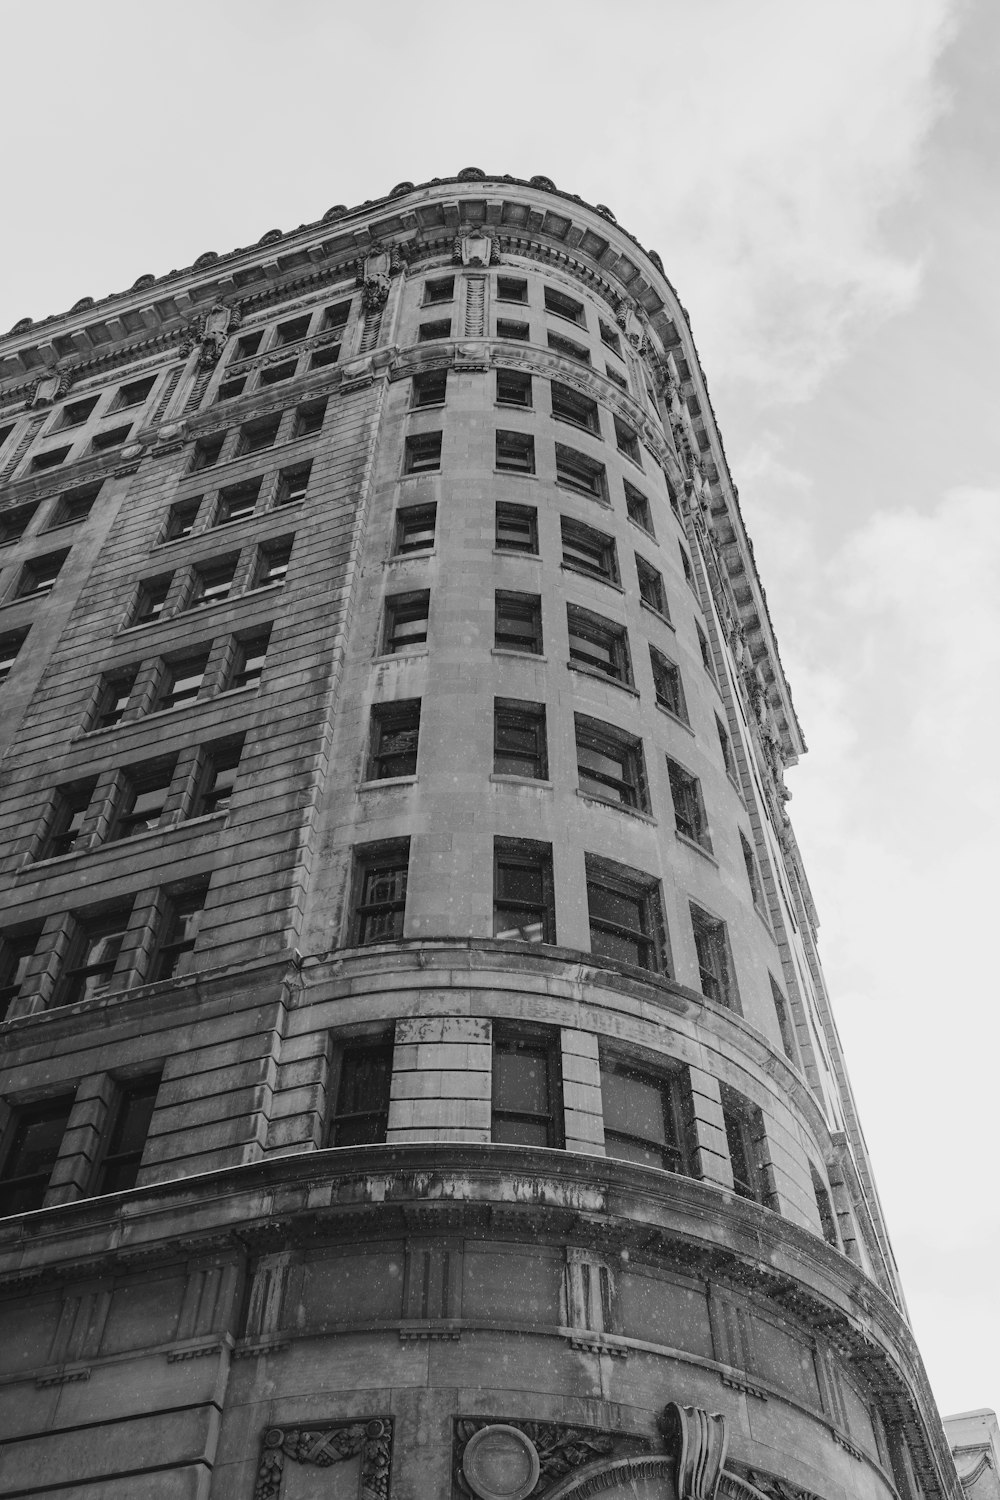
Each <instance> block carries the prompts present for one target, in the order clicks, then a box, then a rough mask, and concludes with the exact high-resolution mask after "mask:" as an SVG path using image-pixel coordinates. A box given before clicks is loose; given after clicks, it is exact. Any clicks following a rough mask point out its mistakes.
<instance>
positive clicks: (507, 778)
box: [490, 771, 554, 792]
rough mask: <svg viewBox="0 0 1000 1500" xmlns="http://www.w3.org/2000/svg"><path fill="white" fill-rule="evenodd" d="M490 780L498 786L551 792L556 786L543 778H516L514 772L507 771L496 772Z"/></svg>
mask: <svg viewBox="0 0 1000 1500" xmlns="http://www.w3.org/2000/svg"><path fill="white" fill-rule="evenodd" d="M490 780H491V781H495V782H496V783H497V785H498V786H534V787H540V788H541V789H542V790H543V791H549V792H551V790H552V788H553V785H554V783H553V782H551V781H546V780H545V779H544V778H543V777H541V776H515V775H514V774H513V772H506V771H494V772H493V774H492V775H491V776H490Z"/></svg>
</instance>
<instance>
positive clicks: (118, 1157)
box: [87, 1069, 163, 1198]
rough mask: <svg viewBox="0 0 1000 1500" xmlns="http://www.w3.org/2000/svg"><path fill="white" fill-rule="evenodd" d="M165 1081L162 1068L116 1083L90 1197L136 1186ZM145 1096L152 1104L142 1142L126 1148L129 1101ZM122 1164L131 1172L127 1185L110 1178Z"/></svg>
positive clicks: (98, 1196)
mask: <svg viewBox="0 0 1000 1500" xmlns="http://www.w3.org/2000/svg"><path fill="white" fill-rule="evenodd" d="M162 1081H163V1072H162V1069H159V1070H157V1071H156V1072H152V1073H146V1074H140V1075H139V1076H138V1077H134V1078H129V1079H127V1080H122V1081H121V1082H119V1083H117V1085H116V1089H115V1094H116V1098H115V1100H114V1104H113V1107H112V1109H111V1110H110V1111H109V1114H110V1118H109V1120H108V1123H107V1129H106V1130H105V1131H104V1132H103V1134H104V1140H103V1143H102V1149H101V1152H100V1154H99V1156H98V1160H97V1162H96V1163H95V1167H94V1171H93V1174H92V1181H91V1187H90V1192H89V1193H88V1195H87V1196H88V1197H91V1198H106V1197H108V1196H109V1195H110V1194H112V1193H125V1192H128V1191H130V1190H131V1189H132V1188H134V1187H135V1184H136V1179H137V1178H138V1175H139V1170H140V1168H141V1166H142V1158H143V1156H144V1155H145V1151H146V1144H147V1142H148V1140H149V1127H150V1125H151V1123H152V1118H153V1113H154V1111H155V1109H156V1096H157V1093H158V1092H159V1088H160V1084H161V1083H162ZM146 1098H148V1099H149V1100H150V1107H149V1113H148V1116H147V1118H146V1120H145V1129H144V1130H143V1131H142V1144H141V1145H140V1146H138V1147H135V1146H132V1147H129V1148H128V1149H123V1148H122V1145H121V1140H122V1137H123V1136H124V1135H125V1131H126V1130H127V1126H128V1107H129V1104H130V1102H132V1101H134V1100H142V1099H146ZM123 1168H124V1170H125V1172H126V1174H130V1176H131V1181H127V1182H125V1183H124V1185H122V1184H119V1183H116V1185H115V1186H113V1187H112V1186H109V1184H108V1179H109V1177H110V1176H111V1174H112V1173H114V1172H120V1171H121V1170H122V1169H123Z"/></svg>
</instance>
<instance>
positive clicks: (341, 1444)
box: [253, 1417, 392, 1500]
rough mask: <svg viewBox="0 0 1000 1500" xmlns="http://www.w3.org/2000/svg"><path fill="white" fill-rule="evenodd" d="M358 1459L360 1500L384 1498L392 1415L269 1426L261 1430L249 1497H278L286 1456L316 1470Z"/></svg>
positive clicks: (260, 1499)
mask: <svg viewBox="0 0 1000 1500" xmlns="http://www.w3.org/2000/svg"><path fill="white" fill-rule="evenodd" d="M352 1458H360V1460H361V1465H360V1467H361V1477H360V1485H359V1490H358V1494H359V1500H388V1494H389V1470H390V1467H391V1465H392V1419H391V1418H390V1417H373V1418H371V1420H370V1421H367V1422H329V1423H322V1424H320V1425H318V1426H311V1427H269V1428H268V1429H267V1431H266V1432H265V1433H264V1441H263V1444H262V1448H261V1455H260V1462H259V1464H258V1466H257V1482H256V1484H255V1485H254V1492H253V1500H278V1496H280V1494H281V1479H282V1475H283V1473H284V1471H285V1468H286V1466H287V1464H288V1462H289V1461H291V1462H292V1463H296V1464H311V1465H315V1467H317V1468H320V1469H326V1468H329V1467H330V1465H331V1464H338V1463H343V1462H344V1461H345V1460H346V1459H352Z"/></svg>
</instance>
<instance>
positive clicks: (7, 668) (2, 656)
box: [0, 630, 28, 683]
mask: <svg viewBox="0 0 1000 1500" xmlns="http://www.w3.org/2000/svg"><path fill="white" fill-rule="evenodd" d="M27 635H28V632H27V631H26V630H12V631H8V633H7V634H6V635H0V683H4V682H6V681H7V678H8V677H9V676H10V674H11V671H12V670H13V667H14V663H15V662H16V661H17V658H18V653H19V652H20V650H21V647H22V646H23V645H24V642H25V640H26V639H27Z"/></svg>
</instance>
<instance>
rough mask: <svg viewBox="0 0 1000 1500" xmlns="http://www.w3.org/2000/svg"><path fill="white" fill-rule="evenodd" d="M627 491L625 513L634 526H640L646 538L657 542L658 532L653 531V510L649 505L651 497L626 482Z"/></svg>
mask: <svg viewBox="0 0 1000 1500" xmlns="http://www.w3.org/2000/svg"><path fill="white" fill-rule="evenodd" d="M624 489H625V512H626V514H627V516H628V518H629V520H630V521H631V522H632V525H633V526H638V528H639V530H640V531H641V532H642V533H643V535H644V536H648V537H649V538H650V540H651V541H654V542H655V541H656V532H655V531H654V530H653V508H652V506H651V505H650V503H649V496H648V495H644V494H643V492H642V490H640V489H637V488H636V486H635V485H634V484H630V483H629V481H628V480H627V479H626V480H625V481H624Z"/></svg>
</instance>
